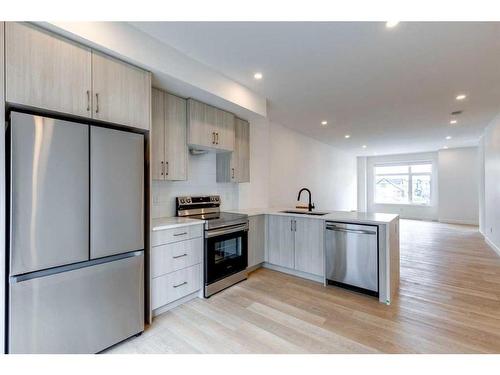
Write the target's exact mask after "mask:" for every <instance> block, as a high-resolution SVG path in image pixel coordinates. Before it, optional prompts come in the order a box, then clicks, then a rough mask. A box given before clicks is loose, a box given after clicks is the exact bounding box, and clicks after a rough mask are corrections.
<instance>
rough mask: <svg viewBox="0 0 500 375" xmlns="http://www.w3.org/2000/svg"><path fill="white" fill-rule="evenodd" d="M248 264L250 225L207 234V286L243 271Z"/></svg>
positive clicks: (221, 229) (217, 230)
mask: <svg viewBox="0 0 500 375" xmlns="http://www.w3.org/2000/svg"><path fill="white" fill-rule="evenodd" d="M247 263H248V223H246V224H242V225H235V226H231V227H226V228H220V229H214V230H208V231H206V232H205V285H208V284H211V283H213V282H215V281H218V280H221V279H223V278H225V277H227V276H229V275H232V274H234V273H237V272H240V271H243V270H245V269H246V268H247Z"/></svg>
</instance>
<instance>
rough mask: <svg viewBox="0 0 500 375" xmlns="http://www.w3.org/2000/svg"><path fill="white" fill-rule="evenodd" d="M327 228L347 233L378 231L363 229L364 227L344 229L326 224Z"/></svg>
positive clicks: (371, 233)
mask: <svg viewBox="0 0 500 375" xmlns="http://www.w3.org/2000/svg"><path fill="white" fill-rule="evenodd" d="M326 229H327V230H333V231H335V232H346V233H357V234H370V235H375V234H377V232H373V231H371V230H362V229H343V228H339V227H335V226H329V225H327V226H326Z"/></svg>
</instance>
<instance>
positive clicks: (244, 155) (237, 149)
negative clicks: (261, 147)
mask: <svg viewBox="0 0 500 375" xmlns="http://www.w3.org/2000/svg"><path fill="white" fill-rule="evenodd" d="M217 182H250V126H249V124H248V121H245V120H241V119H238V118H237V119H236V121H235V144H234V151H233V152H223V153H222V152H221V153H218V154H217Z"/></svg>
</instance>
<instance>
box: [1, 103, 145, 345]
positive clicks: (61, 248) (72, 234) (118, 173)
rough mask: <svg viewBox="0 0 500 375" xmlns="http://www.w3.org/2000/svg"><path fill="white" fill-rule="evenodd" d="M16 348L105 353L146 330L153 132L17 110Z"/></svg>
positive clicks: (13, 225)
mask: <svg viewBox="0 0 500 375" xmlns="http://www.w3.org/2000/svg"><path fill="white" fill-rule="evenodd" d="M7 136H8V142H9V147H10V155H9V161H10V163H9V164H10V165H9V166H8V169H9V173H8V175H9V179H10V193H9V203H10V220H9V250H8V254H9V280H8V282H9V288H8V319H7V324H8V343H7V344H8V351H9V352H10V353H96V352H99V351H102V350H103V349H105V348H107V347H109V346H112V345H113V344H116V343H117V342H119V341H122V340H124V339H126V338H128V337H130V336H132V335H135V334H137V333H140V332H142V331H143V330H144V138H143V135H141V134H136V133H131V132H126V131H120V130H113V129H108V128H102V127H95V126H91V125H88V124H82V123H73V122H69V121H64V120H58V119H53V118H48V117H41V116H35V115H30V114H26V113H19V112H11V114H10V121H9V128H8V132H7Z"/></svg>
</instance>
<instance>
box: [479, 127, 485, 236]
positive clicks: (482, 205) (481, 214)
mask: <svg viewBox="0 0 500 375" xmlns="http://www.w3.org/2000/svg"><path fill="white" fill-rule="evenodd" d="M477 154H478V162H479V192H478V196H479V232H481V233H482V234H483V235H484V233H485V228H486V213H485V201H484V199H485V198H484V189H485V187H484V182H485V181H484V179H485V175H484V136H482V137H481V139H480V140H479V145H478V150H477Z"/></svg>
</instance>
